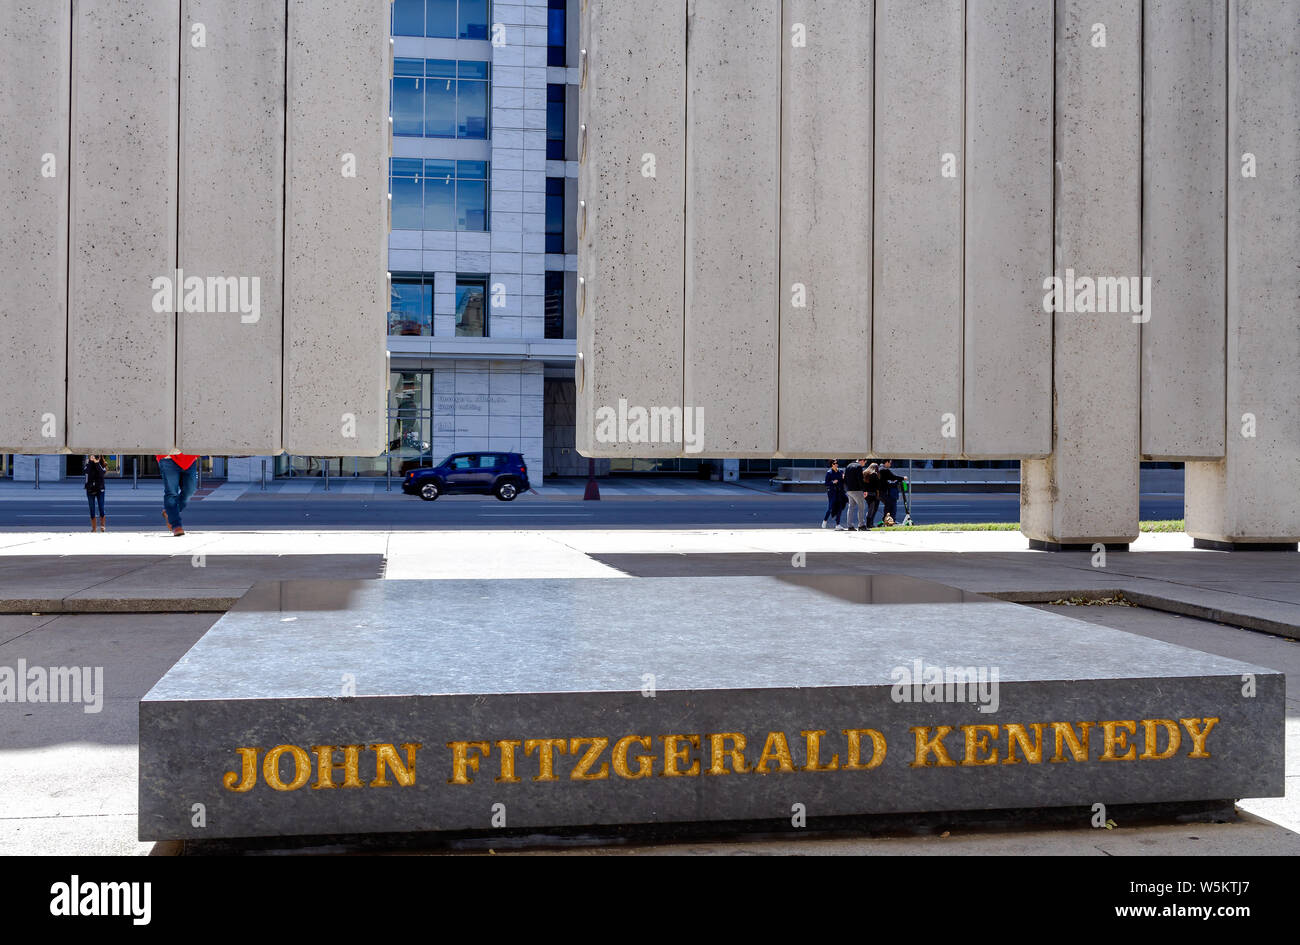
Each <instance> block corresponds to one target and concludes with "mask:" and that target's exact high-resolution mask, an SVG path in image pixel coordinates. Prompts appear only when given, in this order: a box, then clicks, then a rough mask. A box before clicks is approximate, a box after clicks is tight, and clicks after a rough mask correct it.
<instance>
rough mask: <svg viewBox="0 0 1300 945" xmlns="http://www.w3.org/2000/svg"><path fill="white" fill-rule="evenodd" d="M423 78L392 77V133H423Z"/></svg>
mask: <svg viewBox="0 0 1300 945" xmlns="http://www.w3.org/2000/svg"><path fill="white" fill-rule="evenodd" d="M424 81H425V80H424V79H414V78H407V77H404V76H403V77H399V78H395V79H393V134H395V135H423V134H424V95H423V94H422V90H421V86H422V85H423V84H424Z"/></svg>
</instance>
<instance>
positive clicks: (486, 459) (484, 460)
mask: <svg viewBox="0 0 1300 945" xmlns="http://www.w3.org/2000/svg"><path fill="white" fill-rule="evenodd" d="M501 459H502V458H501V457H500V456H498V455H497V454H496V453H484V454H482V455H481V456H479V458H478V468H479V469H496V468H497V467H498V466H500V465H501Z"/></svg>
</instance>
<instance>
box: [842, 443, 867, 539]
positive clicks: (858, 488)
mask: <svg viewBox="0 0 1300 945" xmlns="http://www.w3.org/2000/svg"><path fill="white" fill-rule="evenodd" d="M865 467H866V460H864V459H855V460H854V461H853V462H851V463H849V464H848V466H846V467H845V468H844V491H845V493H847V495H848V497H849V514H848V522H849V530H850V531H852V530H853V529H855V528H856V529H857V530H858V531H865V530H866V527H867V522H868V521H870V520H869V519H868V518H867V517H866V504H865V503H864V501H863V493H864V490H865V489H866V483H865V481H864V480H863V470H864V469H865ZM855 513H856V516H855ZM855 517H856V519H857V522H858V524H857V525H856V526H855V525H854V524H853V521H854V518H855Z"/></svg>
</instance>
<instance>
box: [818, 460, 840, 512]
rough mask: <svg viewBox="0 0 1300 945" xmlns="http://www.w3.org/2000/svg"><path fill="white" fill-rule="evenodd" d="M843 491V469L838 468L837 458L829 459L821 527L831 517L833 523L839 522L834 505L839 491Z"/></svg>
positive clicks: (837, 499)
mask: <svg viewBox="0 0 1300 945" xmlns="http://www.w3.org/2000/svg"><path fill="white" fill-rule="evenodd" d="M843 491H844V470H842V469H840V461H839V460H838V459H832V460H831V468H830V469H828V470H826V514H825V515H823V516H822V528H825V527H826V523H827V522H829V521H830V520H831V519H832V518H834V519H835V524H836V525H838V524H839V523H840V520H839V516H838V514H837V513H836V511H835V505H836V503H837V502H838V501H839V497H840V493H842V492H843Z"/></svg>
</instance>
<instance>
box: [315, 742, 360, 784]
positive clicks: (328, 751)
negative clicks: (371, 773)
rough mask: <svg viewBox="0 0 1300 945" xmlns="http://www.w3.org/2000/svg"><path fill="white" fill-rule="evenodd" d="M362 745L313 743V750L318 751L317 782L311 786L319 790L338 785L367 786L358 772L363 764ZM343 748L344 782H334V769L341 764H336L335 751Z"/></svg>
mask: <svg viewBox="0 0 1300 945" xmlns="http://www.w3.org/2000/svg"><path fill="white" fill-rule="evenodd" d="M362 747H364V746H362V745H312V746H311V750H312V751H314V752H316V783H315V784H313V785H312V786H311V789H312V790H313V791H319V790H322V789H326V788H336V787H345V788H348V787H365V785H363V784H362V783H361V778H359V777H358V776H357V772H358V770H359V768H360V766H361V749H362ZM340 748H341V749H342V750H343V764H342V765H341V767H342V768H343V783H342V784H335V783H334V770H335V769H336V768H338V767H340V766H339V765H336V764H334V752H336V751H338V750H339V749H340Z"/></svg>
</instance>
